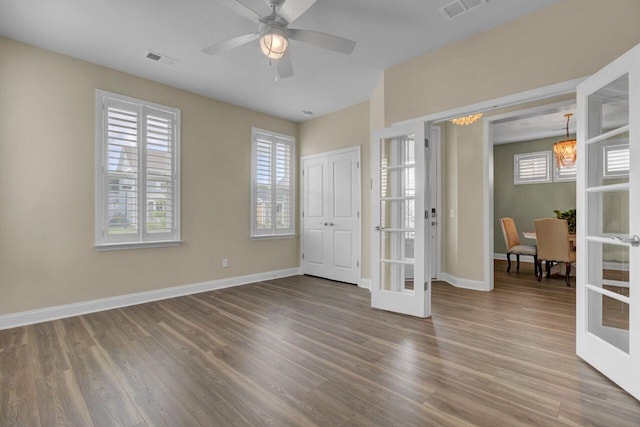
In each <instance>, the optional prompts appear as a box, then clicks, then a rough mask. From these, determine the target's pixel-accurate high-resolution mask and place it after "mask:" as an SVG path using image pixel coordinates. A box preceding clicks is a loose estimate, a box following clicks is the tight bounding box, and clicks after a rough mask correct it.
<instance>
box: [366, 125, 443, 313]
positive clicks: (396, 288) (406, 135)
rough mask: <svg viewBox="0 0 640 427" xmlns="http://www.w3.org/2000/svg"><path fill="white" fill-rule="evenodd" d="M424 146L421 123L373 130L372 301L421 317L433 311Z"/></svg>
mask: <svg viewBox="0 0 640 427" xmlns="http://www.w3.org/2000/svg"><path fill="white" fill-rule="evenodd" d="M426 145H427V141H426V139H425V125H424V124H423V123H420V124H415V125H409V126H402V127H396V128H389V129H385V130H382V131H378V132H375V133H374V136H373V141H372V153H371V168H372V171H371V175H372V200H371V203H372V204H371V206H372V215H371V221H372V228H373V230H372V236H371V242H372V251H371V258H372V264H371V269H372V272H371V273H372V274H371V276H372V278H371V279H372V280H371V281H372V283H371V306H372V307H373V308H379V309H383V310H388V311H394V312H397V313H403V314H408V315H412V316H417V317H428V316H430V314H431V305H430V304H431V302H430V296H431V273H430V262H428V261H427V259H428V258H427V252H428V248H427V245H426V244H425V243H426V234H427V232H426V227H425V225H426V221H427V220H426V218H427V216H428V214H427V212H426V210H425V206H428V198H427V196H428V185H427V176H428V175H427V170H426V169H427V149H426Z"/></svg>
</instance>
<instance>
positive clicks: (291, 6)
mask: <svg viewBox="0 0 640 427" xmlns="http://www.w3.org/2000/svg"><path fill="white" fill-rule="evenodd" d="M271 1H272V0H271ZM271 1H270V0H267V3H270V2H271ZM315 2H316V0H281V1H278V4H279V5H280V8H279V9H278V15H279V16H280V17H282V18H284V19H285V21H287V23H289V24H291V23H292V22H293V21H295V20H296V19H298V18H299V17H300V15H302V14H303V13H305V12H306V11H307V10H308V9H309V8H310V7H311V6H313V5H314V3H315Z"/></svg>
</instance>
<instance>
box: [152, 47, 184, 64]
mask: <svg viewBox="0 0 640 427" xmlns="http://www.w3.org/2000/svg"><path fill="white" fill-rule="evenodd" d="M144 56H145V58H147V59H150V60H151V61H154V62H159V63H161V64H165V65H173V64H175V63H176V62H178V60H177V59H173V58H170V57H168V56H167V55H163V54H161V53H158V52H153V51H150V50H148V51H147V52H146V53H145V55H144Z"/></svg>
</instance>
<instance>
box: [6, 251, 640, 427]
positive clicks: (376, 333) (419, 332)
mask: <svg viewBox="0 0 640 427" xmlns="http://www.w3.org/2000/svg"><path fill="white" fill-rule="evenodd" d="M505 269H506V264H503V263H499V264H498V265H497V267H496V289H495V291H494V292H491V293H483V292H475V291H468V290H462V289H457V288H454V287H451V286H449V285H447V284H444V283H434V286H433V317H432V318H431V319H414V318H410V317H406V316H401V315H396V314H392V313H387V312H383V311H376V310H372V309H371V308H370V306H369V292H368V291H366V290H363V289H358V288H356V287H354V286H349V285H344V284H339V283H335V282H330V281H326V280H322V279H317V278H311V277H292V278H287V279H279V280H273V281H268V282H261V283H257V284H254V285H247V286H242V287H237V288H229V289H224V290H220V291H215V292H208V293H204V294H199V295H193V296H187V297H182V298H176V299H171V300H165V301H160V302H155V303H149V304H144V305H139V306H134V307H129V308H123V309H117V310H111V311H107V312H102V313H96V314H90V315H85V316H80V317H74V318H70V319H64V320H58V321H54V322H47V323H42V324H37V325H32V326H27V327H21V328H15V329H11V330H5V331H0V425H2V426H13V425H17V426H20V425H24V426H39V425H41V426H58V425H73V426H91V425H96V426H110V425H125V426H145V425H148V426H151V425H170V426H244V425H260V426H261V425H274V426H285V425H335V426H376V425H398V426H429V425H445V426H446V425H456V426H457V425H482V426H502V425H504V426H519V425H548V426H557V425H568V426H576V425H580V426H582V425H594V426H638V425H640V403H639V402H638V401H636V400H635V399H633V398H632V397H630V396H629V395H627V394H626V393H625V392H624V391H622V390H621V389H619V388H618V387H617V386H615V385H614V384H612V383H611V382H609V381H608V380H607V379H606V378H604V377H603V376H602V375H600V374H599V373H598V372H597V371H595V370H594V369H592V368H591V367H590V366H588V365H587V364H586V363H584V362H582V361H581V360H580V359H579V358H578V357H577V356H576V355H575V338H574V336H575V288H574V287H573V286H572V287H571V288H567V287H566V286H565V284H564V281H563V279H562V278H559V279H556V280H554V279H543V281H542V282H541V283H538V282H536V280H535V277H534V275H533V264H531V265H529V264H524V263H523V264H522V267H521V270H520V272H519V273H516V272H514V271H512V272H511V273H509V274H507V273H505V272H504V270H505Z"/></svg>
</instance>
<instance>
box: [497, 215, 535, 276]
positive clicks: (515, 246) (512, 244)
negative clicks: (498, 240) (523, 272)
mask: <svg viewBox="0 0 640 427" xmlns="http://www.w3.org/2000/svg"><path fill="white" fill-rule="evenodd" d="M500 225H501V226H502V234H503V236H504V244H505V245H506V247H507V262H508V265H507V273H508V272H510V271H511V255H515V256H516V270H518V271H519V270H520V255H529V256H532V257H533V270H534V272H535V274H536V276H537V275H538V251H537V248H536V246H535V245H521V244H520V237H519V236H518V229H517V228H516V223H515V222H514V221H513V218H509V217H505V218H500Z"/></svg>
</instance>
